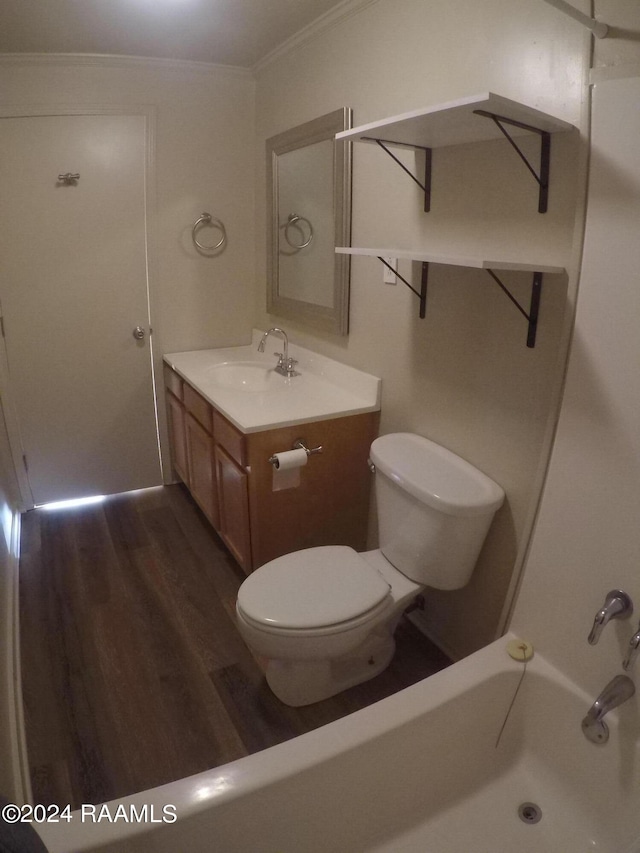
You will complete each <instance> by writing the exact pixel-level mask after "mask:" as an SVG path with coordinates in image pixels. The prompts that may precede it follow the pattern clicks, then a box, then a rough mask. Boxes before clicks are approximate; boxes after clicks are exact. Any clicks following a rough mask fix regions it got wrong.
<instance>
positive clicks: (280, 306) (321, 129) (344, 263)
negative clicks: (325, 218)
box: [266, 107, 352, 335]
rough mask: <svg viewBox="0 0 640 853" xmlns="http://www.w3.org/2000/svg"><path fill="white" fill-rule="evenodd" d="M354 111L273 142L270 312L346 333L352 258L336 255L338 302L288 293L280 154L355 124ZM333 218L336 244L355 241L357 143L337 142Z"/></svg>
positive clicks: (269, 152) (269, 185) (269, 190)
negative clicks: (282, 272)
mask: <svg viewBox="0 0 640 853" xmlns="http://www.w3.org/2000/svg"><path fill="white" fill-rule="evenodd" d="M351 121H352V115H351V109H350V108H349V107H342V108H341V109H339V110H334V111H333V112H331V113H328V114H327V115H324V116H320V118H317V119H313V120H312V121H309V122H306V123H305V124H301V125H298V127H293V128H291V129H290V130H286V131H284V132H283V133H280V134H278V135H277V136H273V137H271V139H268V140H267V143H266V147H267V311H268V312H269V313H270V314H276V315H278V316H281V317H288V318H290V319H293V320H300V321H302V322H304V323H307V324H308V325H310V326H314V327H315V328H320V329H323V330H325V331H329V332H334V333H335V334H339V335H346V334H348V332H349V276H350V269H351V268H350V256H349V255H337V254H335V253H334V259H333V271H334V273H333V279H334V280H333V305H332V306H331V307H327V306H324V305H318V304H315V303H312V302H306V301H302V300H298V299H293V298H291V297H288V296H282V295H280V294H279V292H278V280H279V259H280V258H279V231H280V228H279V224H280V218H281V217H282V213H281V212H280V211H279V210H278V158H279V157H280V156H281V155H282V154H285V153H287V152H288V151H294V150H296V149H298V148H303V147H305V146H307V145H313V144H315V143H316V142H322V141H324V140H326V139H334V137H335V135H336V133H338V132H340V131H342V130H349V129H350V128H351ZM333 163H334V168H333V220H334V248H335V246H349V245H351V143H350V142H335V140H334V151H333Z"/></svg>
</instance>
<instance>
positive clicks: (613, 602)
mask: <svg viewBox="0 0 640 853" xmlns="http://www.w3.org/2000/svg"><path fill="white" fill-rule="evenodd" d="M632 613H633V603H632V601H631V599H630V598H629V596H628V595H627V593H626V592H623V591H622V590H621V589H612V590H611V592H608V593H607V597H606V598H605V601H604V606H603V607H602V609H601V610H598V612H597V613H596V617H595V619H594V620H593V627H592V628H591V631H590V633H589V637H588V642H589V644H590V645H592V646H595V644H596V643H597V642H598V640H599V639H600V634H601V633H602V629H603V628H604V626H605V625H606V624H607V623H608V622H610V621H611V619H626V618H627V616H631V614H632Z"/></svg>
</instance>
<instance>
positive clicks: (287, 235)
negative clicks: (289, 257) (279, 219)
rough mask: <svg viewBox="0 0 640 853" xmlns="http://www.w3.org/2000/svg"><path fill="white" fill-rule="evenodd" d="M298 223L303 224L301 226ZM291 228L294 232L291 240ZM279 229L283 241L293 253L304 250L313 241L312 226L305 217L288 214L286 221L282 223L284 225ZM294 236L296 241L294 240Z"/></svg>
mask: <svg viewBox="0 0 640 853" xmlns="http://www.w3.org/2000/svg"><path fill="white" fill-rule="evenodd" d="M300 223H305V224H304V225H301V224H300ZM292 228H293V229H294V232H295V233H294V235H293V238H292V234H291V229H292ZM305 228H306V230H305ZM280 229H281V230H284V239H285V240H286V241H287V243H288V244H289V245H290V246H291V248H292V249H293V250H294V252H299V251H300V249H306V248H307V246H309V245H310V244H311V241H312V240H313V226H312V225H311V223H310V222H309V220H308V219H307V218H306V216H300V215H299V214H297V213H290V214H289V216H288V217H287V221H286V222H285V223H284V225H281V226H280ZM296 236H297V238H298V239H295V238H296ZM287 254H293V253H287Z"/></svg>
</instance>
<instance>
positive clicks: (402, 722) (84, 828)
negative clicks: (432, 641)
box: [39, 637, 640, 853]
mask: <svg viewBox="0 0 640 853" xmlns="http://www.w3.org/2000/svg"><path fill="white" fill-rule="evenodd" d="M508 639H509V637H505V638H503V639H501V640H499V641H497V642H495V643H493V644H492V645H490V646H488V647H487V648H485V649H483V650H481V651H480V652H477V653H476V654H474V655H471V656H470V657H468V658H466V659H465V660H463V661H461V662H459V663H457V664H455V665H453V666H451V667H449V668H448V669H446V670H443V671H442V672H440V673H438V674H436V675H433V676H431V677H430V678H428V679H426V680H425V681H423V682H420V683H418V684H416V685H414V686H413V687H410V688H408V689H406V690H404V691H402V692H400V693H397V694H396V695H394V696H391V697H389V698H388V699H385V700H383V701H382V702H379V703H377V704H376V705H373V706H371V707H369V708H366V709H364V710H362V711H358V712H357V713H355V714H352V715H351V716H349V717H346V718H344V719H342V720H338V721H337V722H335V723H331V724H330V725H328V726H325V727H324V728H322V729H318V730H316V731H313V732H310V733H308V734H305V735H302V736H301V737H299V738H296V739H295V740H291V741H287V742H286V743H283V744H280V745H278V746H275V747H272V748H270V749H267V750H264V751H263V752H260V753H257V754H255V755H252V756H249V757H247V758H243V759H241V760H239V761H235V762H233V763H231V764H227V765H225V766H223V767H219V768H217V769H215V770H211V771H209V772H206V773H201V774H198V775H196V776H192V777H189V778H187V779H182V780H180V781H178V782H175V783H173V784H170V785H164V786H162V787H159V788H155V789H153V790H149V791H144V792H142V793H140V794H137V795H135V796H132V797H127V798H124V799H122V800H117V801H114V802H111V803H108V804H106V805H105V806H104V807H103V811H102V814H101V813H100V807H98V808H97V809H94V811H93V812H91V811H90V810H89V811H88V812H86V813H85V815H84V819H83V816H82V813H81V812H74V813H73V814H72V818H71V820H70V821H69V822H61V823H58V824H51V823H49V824H46V825H41V826H39V831H40V834H41V835H42V838H43V839H44V841H45V843H46V844H47V846H48V848H49V850H50V851H51V853H75V851H78V853H79V851H89V850H96V851H101V853H175V851H177V850H180V851H186V850H188V851H189V853H211V851H216V853H364V851H367V853H403V851H407V853H418V851H419V852H420V853H462V851H465V853H466V851H470V850H473V851H474V853H514V851H518V853H587V851H603V853H638V851H640V845H636V844H635V842H634V839H635V838H637V837H639V836H640V754H639V750H638V745H637V734H638V729H637V720H638V718H639V716H638V708H637V704H636V701H635V699H634V700H631V701H630V702H628V703H627V704H626V706H623V707H622V708H621V709H620V711H619V712H618V713H614V714H611V715H609V724H610V729H611V737H610V740H609V742H608V743H607V744H606V745H601V746H595V745H594V744H592V743H589V742H588V741H587V740H586V739H585V737H584V736H583V734H582V732H581V729H580V721H581V719H582V717H583V716H584V714H585V713H586V711H587V709H588V708H589V706H590V705H591V703H592V701H593V699H594V698H595V697H593V696H587V695H586V694H584V693H582V692H581V691H580V690H578V689H577V688H576V687H575V686H574V685H572V684H571V683H570V682H568V681H567V679H566V678H565V677H564V676H563V675H562V674H561V673H559V672H558V671H557V670H555V669H554V668H553V667H552V666H551V665H550V664H549V663H548V662H547V661H545V660H544V659H543V658H542V657H541V656H540V655H534V657H533V659H532V660H531V661H530V662H529V663H528V664H527V669H526V673H525V674H524V677H522V672H523V664H522V663H518V662H515V661H513V660H512V659H511V658H510V657H509V656H508V655H507V653H506V643H507V640H508ZM613 674H614V673H612V675H613ZM521 679H522V680H521ZM519 685H520V687H519V690H518V692H517V696H516V699H515V702H513V697H514V695H515V694H516V690H517V689H518V686H519ZM603 686H604V685H603ZM512 703H513V704H512ZM511 706H512V707H511ZM510 708H511V710H510V712H509V709H510ZM505 719H506V723H505ZM176 736H178V735H176ZM523 804H530V805H525V806H524V810H523V812H522V817H521V816H520V813H519V810H520V808H521V807H522V806H523ZM537 817H540V819H539V820H537V822H535V820H536V818H537Z"/></svg>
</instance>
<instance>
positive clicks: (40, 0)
mask: <svg viewBox="0 0 640 853" xmlns="http://www.w3.org/2000/svg"><path fill="white" fill-rule="evenodd" d="M344 3H345V0H0V53H85V54H86V53H94V54H117V55H126V56H148V57H159V58H165V59H182V60H193V61H198V62H214V63H219V64H222V65H236V66H241V67H244V68H250V67H252V66H253V65H254V64H255V63H256V62H258V61H259V60H260V59H262V58H264V57H265V56H266V55H267V54H269V53H270V52H271V51H272V50H274V49H275V48H276V47H278V46H279V45H280V44H282V43H283V42H284V41H286V40H287V39H288V38H289V37H290V36H292V35H294V34H295V33H297V32H298V31H299V30H301V29H303V28H304V27H306V26H307V25H308V24H310V23H311V22H313V21H314V20H316V19H317V18H319V17H320V16H322V15H324V14H325V13H326V12H328V11H329V10H330V9H333V8H334V7H336V6H342V5H344Z"/></svg>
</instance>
